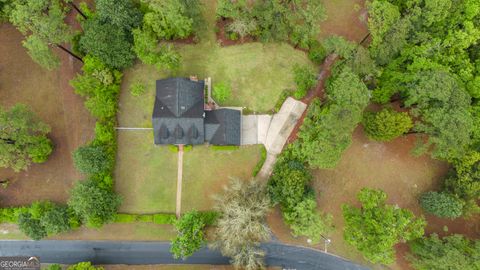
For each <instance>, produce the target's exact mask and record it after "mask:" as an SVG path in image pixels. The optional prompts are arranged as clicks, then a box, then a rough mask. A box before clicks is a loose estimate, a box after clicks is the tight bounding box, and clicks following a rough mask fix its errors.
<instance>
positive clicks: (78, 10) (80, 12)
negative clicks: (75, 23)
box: [70, 2, 87, 19]
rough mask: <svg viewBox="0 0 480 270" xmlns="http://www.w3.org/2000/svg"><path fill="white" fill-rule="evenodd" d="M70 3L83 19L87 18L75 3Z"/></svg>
mask: <svg viewBox="0 0 480 270" xmlns="http://www.w3.org/2000/svg"><path fill="white" fill-rule="evenodd" d="M70 5H71V6H72V7H73V9H75V10H76V11H77V12H78V14H80V15H82V17H83V18H84V19H86V18H87V16H86V15H85V14H84V13H83V12H82V11H81V10H80V9H79V8H78V7H77V5H75V3H73V2H70Z"/></svg>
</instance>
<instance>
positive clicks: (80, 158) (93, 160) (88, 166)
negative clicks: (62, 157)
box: [73, 145, 113, 175]
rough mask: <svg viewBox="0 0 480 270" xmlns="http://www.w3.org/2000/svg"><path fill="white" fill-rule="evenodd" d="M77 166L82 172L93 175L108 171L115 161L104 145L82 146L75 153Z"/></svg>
mask: <svg viewBox="0 0 480 270" xmlns="http://www.w3.org/2000/svg"><path fill="white" fill-rule="evenodd" d="M73 161H74V163H75V167H76V168H77V169H78V170H79V171H80V172H82V173H84V174H87V175H91V174H96V173H102V172H106V171H107V172H108V171H110V170H111V169H112V166H113V162H112V160H111V159H110V156H109V155H108V153H107V151H106V149H105V148H104V147H103V146H94V145H87V146H81V147H79V148H77V150H75V152H74V153H73Z"/></svg>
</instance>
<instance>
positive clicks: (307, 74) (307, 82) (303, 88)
mask: <svg viewBox="0 0 480 270" xmlns="http://www.w3.org/2000/svg"><path fill="white" fill-rule="evenodd" d="M293 73H294V81H295V84H296V85H297V90H296V91H295V92H294V93H293V96H294V97H295V98H296V99H301V98H303V97H304V96H305V95H306V94H307V92H308V90H310V89H311V88H312V87H313V86H315V83H316V82H317V76H316V75H315V72H314V71H313V70H312V69H311V68H310V67H308V66H303V67H301V66H299V65H295V66H294V67H293Z"/></svg>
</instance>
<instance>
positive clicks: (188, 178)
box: [182, 145, 261, 212]
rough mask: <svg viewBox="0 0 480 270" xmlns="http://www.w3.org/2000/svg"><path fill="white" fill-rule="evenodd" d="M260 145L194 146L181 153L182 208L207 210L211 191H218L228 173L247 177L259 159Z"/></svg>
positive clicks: (245, 178)
mask: <svg viewBox="0 0 480 270" xmlns="http://www.w3.org/2000/svg"><path fill="white" fill-rule="evenodd" d="M260 152H261V146H260V145H256V146H248V147H241V148H240V149H238V150H232V151H225V150H212V149H210V148H208V147H207V146H194V147H193V149H192V151H189V152H186V153H185V154H184V156H183V162H184V164H183V187H182V211H183V212H185V211H188V210H191V209H196V210H210V209H211V208H212V204H213V199H212V195H213V194H216V193H219V192H221V190H222V187H223V186H224V185H226V184H227V183H228V180H229V178H230V177H238V178H240V179H244V180H249V179H250V178H251V177H252V171H253V168H254V167H255V165H256V164H257V162H258V161H259V160H260Z"/></svg>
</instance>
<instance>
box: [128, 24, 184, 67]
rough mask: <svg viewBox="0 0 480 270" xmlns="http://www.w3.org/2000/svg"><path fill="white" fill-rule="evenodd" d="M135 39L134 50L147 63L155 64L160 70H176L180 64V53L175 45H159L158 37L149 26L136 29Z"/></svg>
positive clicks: (134, 32) (134, 31)
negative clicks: (174, 47)
mask: <svg viewBox="0 0 480 270" xmlns="http://www.w3.org/2000/svg"><path fill="white" fill-rule="evenodd" d="M133 39H134V47H133V50H134V51H135V53H136V54H137V56H138V58H140V60H142V62H144V63H145V64H149V65H154V66H155V67H156V68H157V69H159V70H162V69H170V70H175V69H177V68H178V67H179V66H180V55H179V54H178V53H177V52H176V51H175V50H174V49H173V46H171V45H166V44H162V45H159V44H158V38H157V37H156V35H155V34H154V33H153V31H151V30H149V29H148V28H147V29H139V28H137V29H134V30H133Z"/></svg>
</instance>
